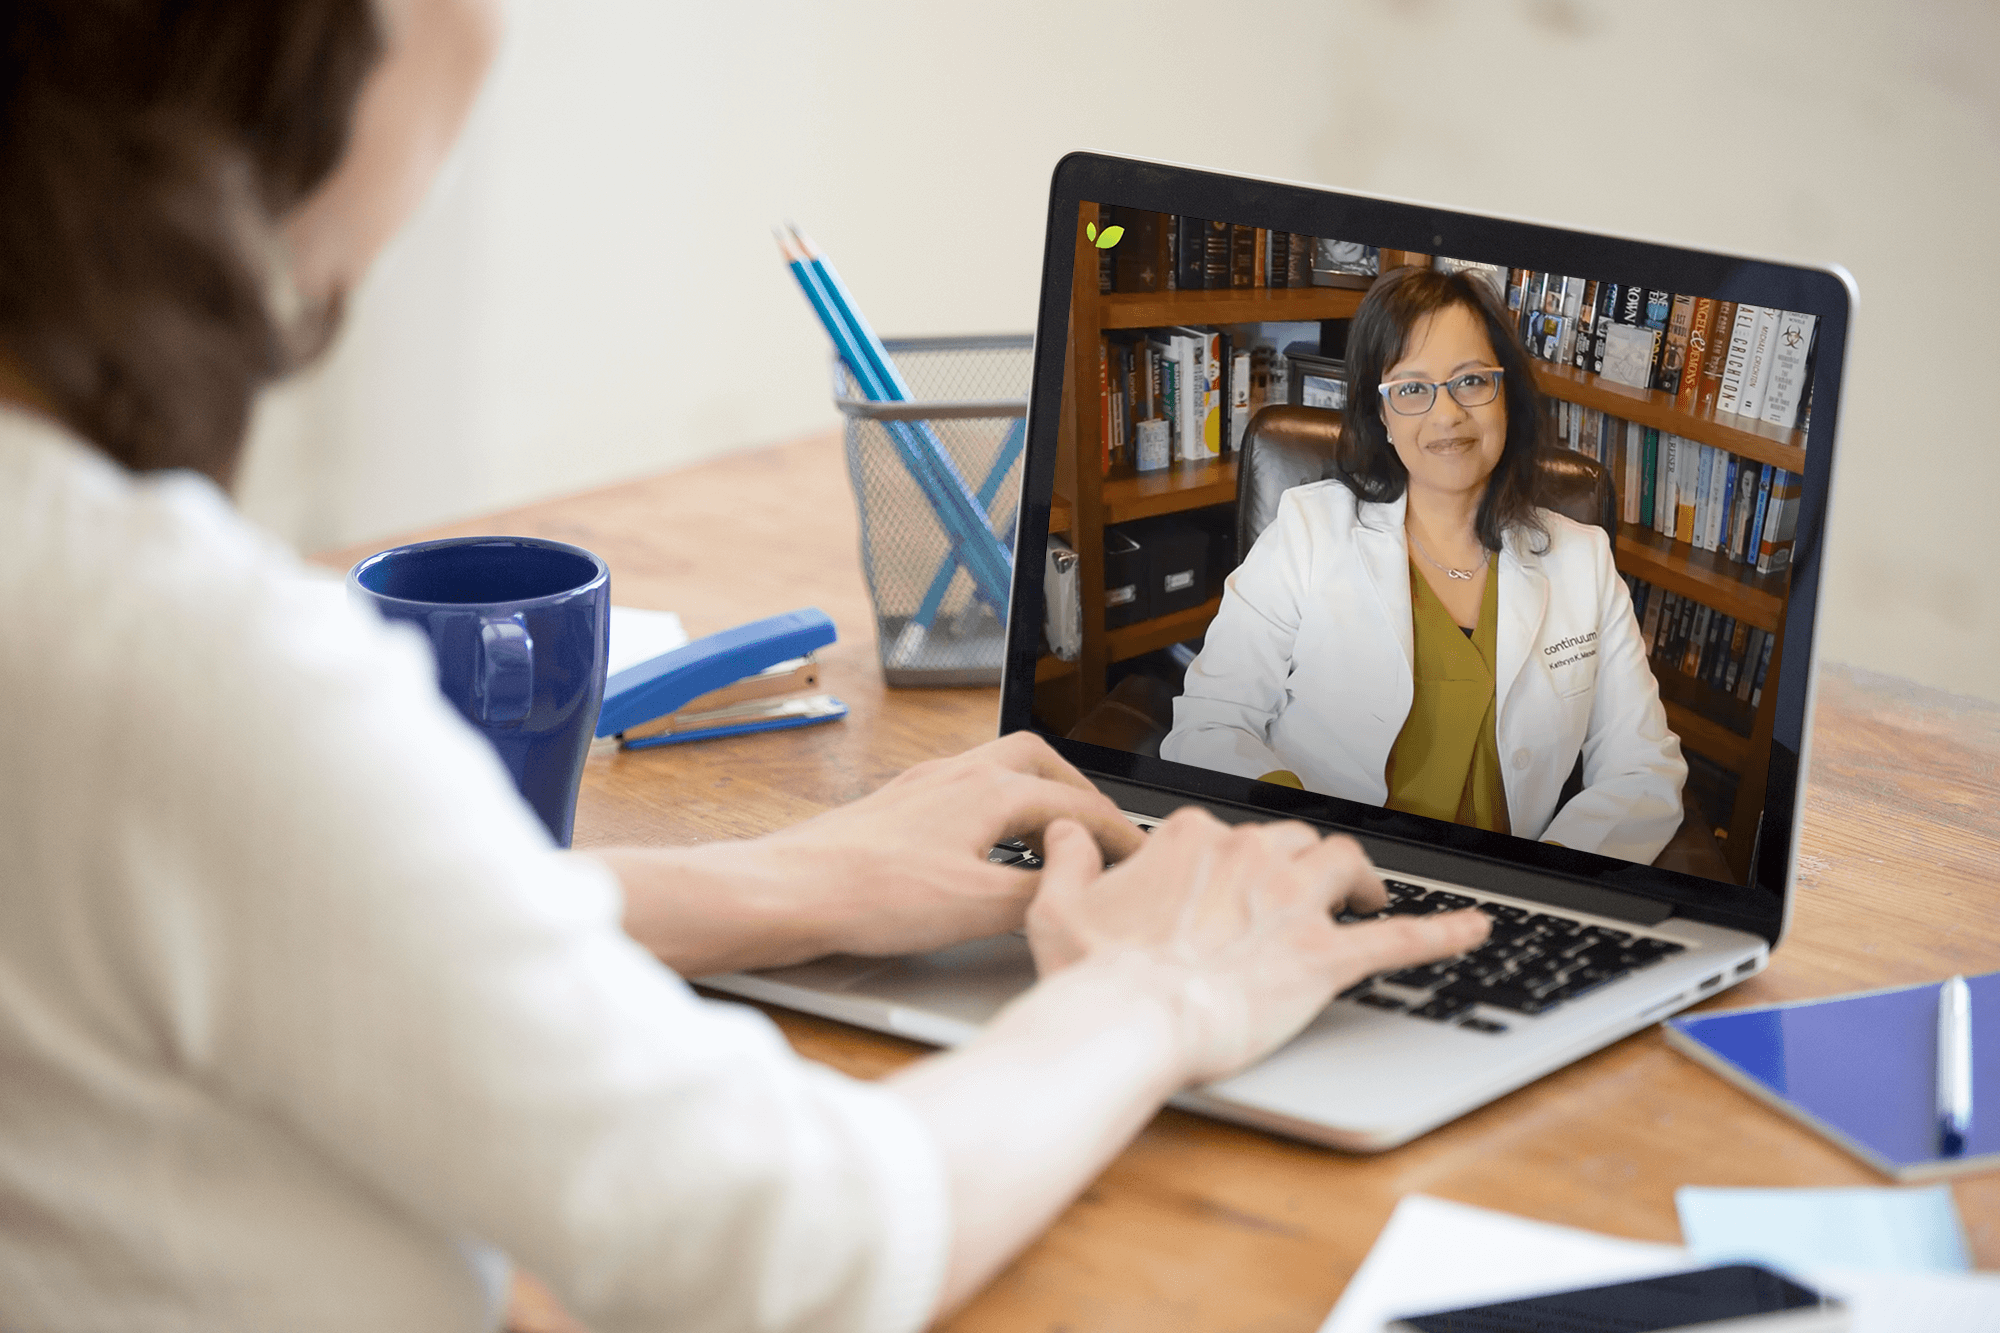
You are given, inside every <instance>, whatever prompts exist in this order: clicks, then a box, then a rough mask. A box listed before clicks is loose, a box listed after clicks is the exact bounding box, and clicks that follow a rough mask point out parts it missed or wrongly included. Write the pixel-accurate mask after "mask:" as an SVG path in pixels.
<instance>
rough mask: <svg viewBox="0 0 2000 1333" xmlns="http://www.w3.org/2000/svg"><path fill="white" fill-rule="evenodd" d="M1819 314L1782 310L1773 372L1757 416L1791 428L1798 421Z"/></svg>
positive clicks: (1774, 349) (1775, 339) (1775, 345)
mask: <svg viewBox="0 0 2000 1333" xmlns="http://www.w3.org/2000/svg"><path fill="white" fill-rule="evenodd" d="M1818 323H1819V317H1818V316H1817V315H1802V314H1799V313H1798V312H1796V311H1791V310H1786V311H1783V312H1781V314H1780V316H1779V319H1778V327H1777V330H1776V335H1775V337H1774V339H1773V341H1772V345H1771V374H1770V381H1769V384H1768V387H1767V388H1766V390H1765V393H1764V409H1763V411H1762V412H1760V413H1759V414H1758V415H1759V416H1760V417H1761V418H1762V419H1763V420H1765V421H1768V422H1770V423H1771V424H1772V425H1774V426H1782V427H1783V428H1784V429H1786V430H1791V429H1793V428H1795V427H1796V426H1797V425H1798V422H1799V404H1801V403H1803V402H1804V401H1805V390H1806V367H1807V365H1808V364H1809V361H1810V358H1811V356H1812V344H1813V331H1814V327H1815V326H1816V325H1817V324H1818Z"/></svg>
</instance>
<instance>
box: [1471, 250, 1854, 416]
mask: <svg viewBox="0 0 2000 1333" xmlns="http://www.w3.org/2000/svg"><path fill="white" fill-rule="evenodd" d="M1440 264H1441V266H1444V267H1450V268H1457V269H1472V270H1479V271H1481V272H1483V273H1484V274H1487V275H1490V277H1489V281H1491V282H1492V283H1493V285H1494V286H1495V287H1496V288H1498V289H1501V290H1502V291H1504V294H1505V299H1506V303H1507V309H1508V310H1509V311H1510V312H1511V313H1512V314H1513V316H1514V318H1515V321H1516V329H1517V331H1518V333H1519V334H1520V338H1521V342H1522V344H1523V345H1524V346H1526V348H1527V349H1528V352H1529V354H1530V355H1531V356H1534V357H1536V358H1537V359H1539V360H1543V361H1552V362H1555V363H1557V364H1559V365H1566V366H1572V367H1574V368H1576V369H1578V370H1587V371H1590V372H1591V373H1593V374H1596V375H1601V376H1603V377H1604V378H1605V379H1608V380H1611V381H1613V382H1615V383H1618V384H1623V385H1625V386H1627V387H1629V388H1634V389H1654V390H1658V391H1659V392H1661V393H1664V394H1666V395H1667V396H1669V397H1670V398H1672V399H1673V404H1674V407H1675V409H1676V410H1677V411H1681V412H1686V413H1689V414H1691V415H1698V416H1710V415H1712V414H1714V413H1717V412H1726V413H1731V414H1733V415H1736V416H1740V417H1747V418H1749V419H1750V420H1753V421H1762V422H1767V423H1769V424H1771V425H1774V426H1779V427H1782V428H1783V429H1786V430H1792V429H1794V428H1799V427H1803V426H1804V425H1806V424H1807V422H1808V420H1809V418H1810V416H1811V404H1812V369H1813V361H1812V356H1813V351H1814V338H1813V335H1814V333H1815V331H1816V328H1817V324H1818V319H1817V317H1816V316H1813V315H1809V314H1803V313H1801V312H1798V311H1792V310H1778V309H1776V308H1774V307H1771V306H1758V305H1750V304H1747V303H1741V304H1739V303H1737V302H1734V301H1718V300H1714V299H1712V298H1710V297H1706V296H1676V295H1675V294H1673V293H1672V292H1668V291H1662V290H1661V289H1659V288H1657V287H1646V286H1645V285H1643V284H1638V283H1617V282H1601V281H1598V280H1597V279H1594V278H1575V277H1565V276H1563V275H1562V274H1558V273H1544V272H1538V271H1536V270H1532V269H1525V268H1516V269H1508V270H1506V271H1505V272H1504V273H1503V272H1502V270H1500V269H1499V268H1498V267H1496V266H1494V265H1491V264H1472V263H1466V262H1463V261H1457V260H1441V261H1440Z"/></svg>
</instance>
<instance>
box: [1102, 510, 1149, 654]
mask: <svg viewBox="0 0 2000 1333" xmlns="http://www.w3.org/2000/svg"><path fill="white" fill-rule="evenodd" d="M1152 607H1153V600H1152V597H1151V589H1150V584H1149V582H1148V580H1147V578H1146V551H1145V548H1144V547H1142V546H1141V545H1140V544H1139V543H1138V542H1137V541H1135V540H1133V538H1132V537H1131V536H1130V535H1129V534H1127V533H1126V532H1125V531H1124V530H1123V529H1121V528H1106V529H1105V530H1104V628H1106V629H1117V628H1119V627H1120V626H1123V625H1130V624H1132V623H1133V622H1134V621H1139V620H1145V619H1147V618H1148V617H1150V616H1152V615H1153V614H1154V612H1153V609H1152Z"/></svg>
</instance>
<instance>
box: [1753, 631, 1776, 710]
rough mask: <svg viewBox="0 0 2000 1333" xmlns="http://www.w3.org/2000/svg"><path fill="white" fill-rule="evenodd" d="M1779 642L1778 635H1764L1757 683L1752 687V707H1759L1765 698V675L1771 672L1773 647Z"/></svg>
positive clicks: (1759, 653) (1759, 654)
mask: <svg viewBox="0 0 2000 1333" xmlns="http://www.w3.org/2000/svg"><path fill="white" fill-rule="evenodd" d="M1777 644H1778V636H1777V635H1775V634H1766V635H1765V636H1764V647H1763V649H1762V650H1761V651H1759V652H1758V654H1757V683H1756V684H1755V685H1752V686H1751V687H1750V706H1751V707H1752V708H1755V707H1757V705H1758V704H1760V703H1762V702H1763V700H1764V677H1765V676H1766V675H1768V674H1769V673H1770V670H1771V649H1773V648H1775V647H1776V646H1777Z"/></svg>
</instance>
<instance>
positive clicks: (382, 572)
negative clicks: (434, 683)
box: [347, 537, 611, 847]
mask: <svg viewBox="0 0 2000 1333" xmlns="http://www.w3.org/2000/svg"><path fill="white" fill-rule="evenodd" d="M347 587H348V592H349V594H350V595H352V596H354V597H356V598H358V599H360V600H361V601H364V602H367V603H368V604H369V605H371V606H373V607H374V608H375V609H376V610H377V611H379V612H381V613H382V615H383V616H385V617H387V618H389V619H391V620H405V621H408V622H409V623H410V624H412V625H415V626H416V627H417V628H418V629H419V630H421V631H422V632H423V634H424V635H425V637H427V638H428V639H429V640H430V641H431V652H432V655H433V656H434V657H436V659H437V671H438V688H439V689H440V690H442V691H443V692H444V697H445V698H447V699H449V700H451V702H452V704H453V705H454V706H455V707H456V708H457V709H458V711H459V712H460V713H462V714H464V715H465V720H466V721H468V722H470V723H471V724H472V725H473V726H474V727H476V728H478V729H479V732H480V734H482V735H484V736H485V737H486V739H487V740H489V741H491V742H492V744H493V748H494V749H495V750H497V751H499V753H500V759H501V762H503V763H504V764H506V765H507V771H508V772H509V773H511V774H513V776H514V785H515V786H517V787H519V788H520V789H521V795H522V796H524V797H526V798H527V801H528V804H529V805H531V806H533V807H534V808H535V813H536V814H538V815H540V816H541V818H542V823H544V824H546V825H547V826H548V830H549V835H550V836H551V837H553V838H554V839H555V840H556V844H557V845H558V846H562V847H567V846H569V842H570V833H571V831H572V829H573V828H574V826H575V822H576V790H577V787H578V785H579V784H580V783H581V782H582V781H583V761H584V756H585V755H586V754H587V753H588V752H589V750H590V737H591V732H592V731H593V730H594V729H595V728H596V725H597V710H598V706H599V705H600V704H602V703H603V702H604V663H605V657H606V653H607V650H608V648H609V645H610V634H611V571H610V570H609V569H608V568H606V567H605V564H604V562H603V561H602V560H600V559H598V558H597V557H596V556H594V555H592V554H591V553H590V552H589V551H586V550H584V549H583V548H582V547H580V546H566V545H564V544H563V543H562V542H551V541H543V540H541V539H540V538H536V537H453V538H448V539H446V540H444V541H435V542H418V543H417V544H415V545H414V546H399V547H397V548H396V549H394V550H392V551H383V552H382V553H380V554H379V555H371V556H369V557H368V558H367V559H366V560H363V561H362V562H361V563H360V564H358V565H356V566H355V567H354V568H353V569H351V570H349V571H348V573H347Z"/></svg>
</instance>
